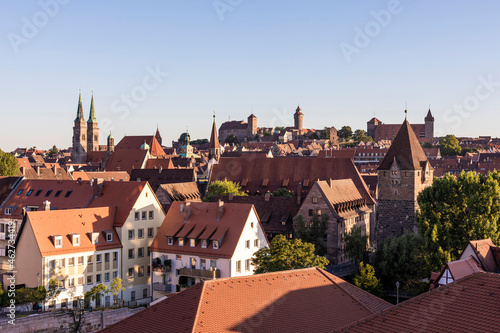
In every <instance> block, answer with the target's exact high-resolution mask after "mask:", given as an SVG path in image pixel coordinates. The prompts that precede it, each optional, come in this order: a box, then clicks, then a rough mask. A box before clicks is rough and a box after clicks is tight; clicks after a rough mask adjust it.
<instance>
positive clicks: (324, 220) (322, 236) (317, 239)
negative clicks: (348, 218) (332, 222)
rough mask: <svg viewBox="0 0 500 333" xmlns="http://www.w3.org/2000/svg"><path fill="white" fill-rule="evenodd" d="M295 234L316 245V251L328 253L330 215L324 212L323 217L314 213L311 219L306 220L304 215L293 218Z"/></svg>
mask: <svg viewBox="0 0 500 333" xmlns="http://www.w3.org/2000/svg"><path fill="white" fill-rule="evenodd" d="M293 228H294V230H295V236H296V237H297V238H300V239H301V240H303V241H304V242H308V243H311V244H313V245H314V247H315V253H316V254H318V255H320V256H323V255H325V254H326V250H327V249H326V230H327V229H328V215H327V214H323V215H322V216H321V219H320V218H319V217H318V216H317V215H316V214H314V216H313V218H312V219H311V221H309V222H307V221H306V220H304V217H303V216H302V215H297V216H296V217H295V218H294V219H293Z"/></svg>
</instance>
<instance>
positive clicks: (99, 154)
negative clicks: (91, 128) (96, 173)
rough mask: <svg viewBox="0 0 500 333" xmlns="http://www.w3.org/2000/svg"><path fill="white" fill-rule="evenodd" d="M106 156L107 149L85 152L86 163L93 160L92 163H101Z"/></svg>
mask: <svg viewBox="0 0 500 333" xmlns="http://www.w3.org/2000/svg"><path fill="white" fill-rule="evenodd" d="M106 156H108V152H107V151H97V150H96V151H88V152H87V163H88V162H94V163H102V162H104V160H105V159H106Z"/></svg>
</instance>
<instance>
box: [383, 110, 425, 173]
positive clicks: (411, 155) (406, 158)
mask: <svg viewBox="0 0 500 333" xmlns="http://www.w3.org/2000/svg"><path fill="white" fill-rule="evenodd" d="M394 160H396V162H397V163H398V165H399V167H400V168H401V170H422V165H421V162H426V161H427V157H426V156H425V153H424V151H423V149H422V147H421V146H420V143H419V142H418V139H417V136H416V135H415V132H414V131H413V129H412V128H411V126H410V123H408V121H407V120H405V121H404V122H403V125H401V128H400V129H399V132H398V134H397V135H396V137H395V138H394V141H393V142H392V145H391V148H389V151H388V152H387V154H386V155H385V157H384V159H383V160H382V162H381V163H380V166H379V167H378V169H379V170H389V169H390V168H391V165H392V163H393V161H394Z"/></svg>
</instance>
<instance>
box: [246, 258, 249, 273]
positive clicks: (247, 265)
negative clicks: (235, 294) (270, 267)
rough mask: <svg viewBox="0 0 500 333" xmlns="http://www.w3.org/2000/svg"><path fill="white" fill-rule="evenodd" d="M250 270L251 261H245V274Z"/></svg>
mask: <svg viewBox="0 0 500 333" xmlns="http://www.w3.org/2000/svg"><path fill="white" fill-rule="evenodd" d="M249 270H250V259H247V260H245V272H248V271H249Z"/></svg>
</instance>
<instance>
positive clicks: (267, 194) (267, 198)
mask: <svg viewBox="0 0 500 333" xmlns="http://www.w3.org/2000/svg"><path fill="white" fill-rule="evenodd" d="M264 200H265V201H269V200H271V193H270V192H269V191H267V192H266V194H265V195H264Z"/></svg>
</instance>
